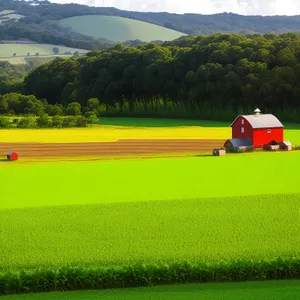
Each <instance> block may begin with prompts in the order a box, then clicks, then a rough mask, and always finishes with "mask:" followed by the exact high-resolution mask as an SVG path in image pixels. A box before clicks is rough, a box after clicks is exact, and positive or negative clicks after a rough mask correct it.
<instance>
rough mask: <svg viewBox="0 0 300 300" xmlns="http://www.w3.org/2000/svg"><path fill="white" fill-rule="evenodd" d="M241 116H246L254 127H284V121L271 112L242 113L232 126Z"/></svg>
mask: <svg viewBox="0 0 300 300" xmlns="http://www.w3.org/2000/svg"><path fill="white" fill-rule="evenodd" d="M239 117H243V118H245V119H246V120H247V121H248V122H249V123H250V125H251V127H252V128H253V129H259V128H278V127H279V128H283V127H284V126H283V125H282V123H281V122H280V121H279V120H278V119H277V118H276V117H275V116H274V115H271V114H256V115H240V116H237V117H236V118H235V120H234V121H233V122H232V124H231V125H230V126H231V127H232V125H233V124H234V123H235V122H236V120H237V119H238V118H239Z"/></svg>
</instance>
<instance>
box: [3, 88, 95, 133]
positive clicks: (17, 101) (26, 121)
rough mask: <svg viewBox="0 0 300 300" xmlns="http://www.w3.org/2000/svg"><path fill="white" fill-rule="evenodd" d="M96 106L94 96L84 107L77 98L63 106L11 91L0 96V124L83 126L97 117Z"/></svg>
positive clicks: (30, 126) (59, 126)
mask: <svg viewBox="0 0 300 300" xmlns="http://www.w3.org/2000/svg"><path fill="white" fill-rule="evenodd" d="M99 110H100V103H99V100H98V99H89V101H87V106H86V107H81V105H80V103H78V102H72V103H69V104H68V105H67V106H65V107H63V106H62V105H59V104H54V105H52V104H49V103H48V102H47V100H46V99H37V98H36V97H35V96H34V95H22V94H19V93H13V92H12V93H7V94H4V95H2V96H0V128H12V127H18V128H49V127H55V128H62V127H86V126H87V124H93V123H96V122H97V121H98V115H99ZM16 116H20V117H21V118H17V117H16ZM9 117H12V119H13V121H12V122H11V120H10V118H9Z"/></svg>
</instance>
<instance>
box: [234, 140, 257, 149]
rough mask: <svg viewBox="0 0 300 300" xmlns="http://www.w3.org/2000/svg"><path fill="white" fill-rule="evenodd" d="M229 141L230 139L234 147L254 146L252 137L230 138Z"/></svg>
mask: <svg viewBox="0 0 300 300" xmlns="http://www.w3.org/2000/svg"><path fill="white" fill-rule="evenodd" d="M228 141H230V143H231V145H232V146H233V147H234V148H239V147H250V146H252V142H251V140H250V139H228Z"/></svg>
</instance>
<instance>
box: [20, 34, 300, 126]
mask: <svg viewBox="0 0 300 300" xmlns="http://www.w3.org/2000/svg"><path fill="white" fill-rule="evenodd" d="M299 82H300V35H298V34H294V33H288V34H282V35H275V34H265V35H247V36H245V35H241V34H215V35H211V36H206V35H200V36H197V37H191V36H190V37H186V38H184V39H181V40H180V41H173V42H167V43H164V44H162V45H157V44H153V43H150V44H146V45H139V46H136V47H126V46H124V45H121V44H118V45H116V46H115V47H113V48H112V49H107V50H103V51H96V50H94V51H91V52H89V53H88V54H87V55H86V56H82V57H78V58H71V59H64V58H56V59H55V60H53V61H52V62H50V63H47V64H44V65H42V66H40V67H38V68H36V69H35V70H33V71H32V72H31V73H29V74H28V75H27V76H26V77H25V79H24V81H23V84H22V86H21V89H20V92H23V93H25V94H27V95H30V94H32V95H35V96H36V97H37V98H38V99H43V98H44V99H47V101H48V103H49V104H52V105H55V104H61V105H62V106H63V107H66V106H67V105H68V104H69V103H71V102H78V103H80V105H81V106H82V107H86V106H87V103H88V100H89V99H91V98H96V99H98V100H99V102H100V105H101V107H102V109H101V111H100V115H103V114H106V115H124V116H151V117H154V116H164V117H188V118H202V119H204V118H205V119H219V120H232V118H234V117H235V116H236V115H237V114H238V113H252V112H253V109H254V108H255V107H256V106H258V107H259V108H260V109H261V110H262V111H264V112H272V113H276V114H277V115H278V116H279V117H281V118H282V119H283V120H290V121H299V120H300V117H299V116H300V112H299V109H300V102H299V99H300V88H299Z"/></svg>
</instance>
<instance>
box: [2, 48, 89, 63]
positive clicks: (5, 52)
mask: <svg viewBox="0 0 300 300" xmlns="http://www.w3.org/2000/svg"><path fill="white" fill-rule="evenodd" d="M53 47H58V49H59V50H60V52H59V54H64V53H65V52H72V53H74V52H75V51H78V52H79V53H86V52H87V50H82V49H76V48H69V47H64V46H56V45H50V44H0V58H1V59H5V60H7V59H11V61H12V62H13V59H17V58H20V57H27V53H30V56H29V57H32V56H34V55H35V54H36V53H39V55H40V56H49V55H54V53H53V51H52V49H53ZM14 53H16V56H15V57H14V56H13V54H14Z"/></svg>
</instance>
